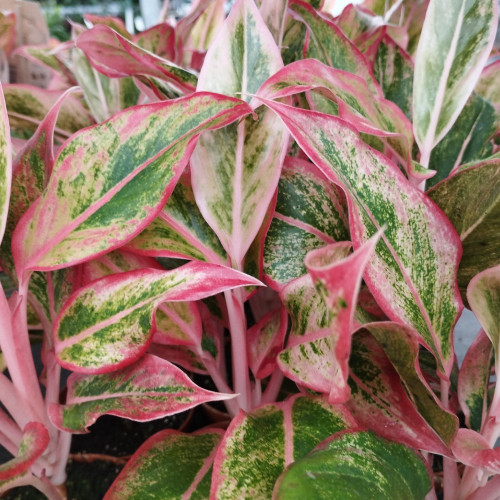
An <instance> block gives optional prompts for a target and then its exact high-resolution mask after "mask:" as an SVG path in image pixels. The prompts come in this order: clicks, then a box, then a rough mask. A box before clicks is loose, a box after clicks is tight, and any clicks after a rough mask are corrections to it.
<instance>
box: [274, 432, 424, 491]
mask: <svg viewBox="0 0 500 500" xmlns="http://www.w3.org/2000/svg"><path fill="white" fill-rule="evenodd" d="M430 488H431V481H430V478H429V474H428V471H427V468H426V466H425V463H424V461H423V457H422V456H421V455H419V454H418V453H417V452H416V451H414V450H412V449H411V448H408V447H406V446H404V445H402V444H400V443H395V442H391V441H387V440H385V439H382V438H381V437H379V436H377V435H376V434H374V433H373V432H362V431H358V432H353V433H351V432H342V433H338V434H337V435H335V436H333V438H332V439H329V440H328V442H326V443H322V444H321V445H320V446H319V449H317V450H315V451H313V452H312V453H311V454H310V455H308V456H307V457H305V458H302V459H301V460H298V461H297V462H295V463H294V464H292V465H291V466H290V467H289V468H288V469H287V470H286V471H285V473H284V474H283V475H282V476H281V477H280V478H279V480H278V483H277V484H276V487H275V490H274V495H273V498H275V499H276V500H303V499H305V498H314V499H315V500H345V499H352V500H355V499H361V498H367V499H368V498H370V499H371V500H423V499H424V498H425V496H426V494H427V493H428V492H429V490H430Z"/></svg>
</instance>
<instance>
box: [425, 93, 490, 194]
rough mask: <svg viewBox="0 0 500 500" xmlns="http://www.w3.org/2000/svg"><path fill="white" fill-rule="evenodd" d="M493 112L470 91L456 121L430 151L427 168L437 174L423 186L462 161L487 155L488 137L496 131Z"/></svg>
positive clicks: (434, 182)
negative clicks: (469, 95)
mask: <svg viewBox="0 0 500 500" xmlns="http://www.w3.org/2000/svg"><path fill="white" fill-rule="evenodd" d="M497 128H498V122H497V113H496V111H495V109H494V108H493V106H492V105H491V104H490V103H489V102H488V101H487V100H485V99H483V98H482V97H479V96H478V95H476V94H472V96H471V97H470V99H469V101H468V102H467V104H466V105H465V106H464V108H463V110H462V112H461V113H460V115H459V116H458V118H457V120H456V122H455V123H454V124H453V126H452V127H451V129H450V131H449V132H448V133H447V134H446V136H445V137H444V138H443V140H442V141H441V142H440V143H439V144H438V145H437V146H436V147H435V148H434V149H433V150H432V154H431V159H430V162H429V168H431V169H433V170H435V171H436V172H437V174H436V175H435V176H433V177H432V178H431V179H429V181H428V183H427V187H431V186H434V185H435V184H437V183H438V182H439V181H441V180H442V179H446V177H448V175H449V173H450V172H452V171H453V170H455V169H457V168H458V167H459V166H460V165H463V164H464V163H470V162H472V161H478V160H482V159H485V158H487V157H488V156H490V155H491V154H492V152H493V145H492V144H491V143H490V140H491V139H492V137H493V136H494V134H495V133H496V132H497Z"/></svg>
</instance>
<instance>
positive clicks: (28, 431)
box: [0, 422, 49, 487]
mask: <svg viewBox="0 0 500 500" xmlns="http://www.w3.org/2000/svg"><path fill="white" fill-rule="evenodd" d="M48 444H49V433H48V431H47V429H46V428H45V427H44V426H43V425H42V424H40V423H39V422H29V423H28V424H26V427H25V428H24V433H23V439H22V441H21V444H20V445H19V450H18V452H17V456H16V457H15V458H13V459H12V460H9V461H8V462H6V463H4V464H2V465H0V487H1V486H2V482H3V481H7V480H9V479H12V478H13V477H15V476H19V475H21V474H23V473H25V472H26V471H27V470H28V469H29V468H30V467H31V466H32V465H33V464H34V463H35V462H36V460H37V459H38V458H39V457H41V456H42V453H43V452H44V451H45V449H46V448H47V446H48Z"/></svg>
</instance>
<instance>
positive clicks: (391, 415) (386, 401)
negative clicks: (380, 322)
mask: <svg viewBox="0 0 500 500" xmlns="http://www.w3.org/2000/svg"><path fill="white" fill-rule="evenodd" d="M349 365H350V368H351V374H350V375H351V377H350V379H349V385H350V387H351V399H350V400H349V401H348V403H347V407H348V408H349V410H350V411H351V412H352V414H353V415H354V418H355V419H356V421H357V422H358V424H359V425H362V426H364V427H367V428H369V429H372V430H374V431H375V432H376V433H377V434H379V435H380V436H382V437H385V438H386V439H393V440H395V441H398V442H400V443H403V444H405V445H407V446H410V447H412V448H415V449H419V450H426V451H430V452H432V453H437V454H439V455H446V456H450V455H451V452H450V451H449V450H448V448H447V447H446V446H445V445H444V443H443V441H442V440H441V439H440V437H439V436H438V435H437V434H436V432H435V431H434V430H433V429H432V428H431V427H430V425H429V423H428V422H427V421H426V420H425V419H424V418H423V417H422V415H420V413H419V412H418V411H417V408H416V407H415V405H414V403H413V402H412V401H411V400H410V398H409V397H408V394H407V392H406V391H405V389H404V388H403V386H402V384H401V379H400V376H399V374H398V373H397V372H396V370H395V369H394V367H393V366H392V364H391V362H390V360H389V359H388V358H387V356H386V355H385V353H384V351H383V350H382V348H381V347H380V345H379V344H378V343H377V341H376V340H375V339H374V338H373V337H372V336H371V334H369V333H368V331H367V330H360V331H358V332H357V333H355V334H354V336H353V341H352V350H351V357H350V361H349Z"/></svg>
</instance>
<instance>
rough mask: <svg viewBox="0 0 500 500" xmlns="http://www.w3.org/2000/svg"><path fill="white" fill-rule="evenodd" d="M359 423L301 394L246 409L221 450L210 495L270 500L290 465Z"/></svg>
mask: <svg viewBox="0 0 500 500" xmlns="http://www.w3.org/2000/svg"><path fill="white" fill-rule="evenodd" d="M354 425H355V423H354V420H353V419H352V418H351V416H350V415H349V413H348V412H347V411H346V410H345V408H344V407H342V406H340V405H337V406H333V405H329V404H328V403H326V402H324V401H323V400H321V399H316V398H315V399H313V398H309V397H304V396H299V395H297V396H293V397H291V398H290V399H288V400H287V401H285V402H283V403H275V404H272V405H266V406H262V407H260V408H257V409H256V410H253V411H252V412H251V413H249V414H246V413H244V412H242V411H241V412H240V413H239V414H238V415H237V416H236V418H234V419H233V421H232V422H231V424H230V426H229V428H228V429H227V431H226V434H225V435H224V438H223V441H222V443H221V446H220V447H219V450H218V451H217V457H216V459H215V465H214V474H213V481H212V490H211V495H210V498H217V500H233V499H236V498H238V499H242V500H243V499H249V500H250V499H252V500H268V499H269V498H271V496H272V491H273V487H274V484H275V482H276V479H277V478H278V476H279V475H280V474H281V473H282V472H283V470H284V469H285V467H286V466H287V465H289V464H290V463H292V462H293V461H295V460H298V459H299V458H302V457H303V456H305V455H306V454H307V453H309V452H310V451H311V450H312V449H313V448H314V447H315V446H316V445H317V444H318V443H320V442H321V441H323V440H324V439H326V438H327V437H329V436H331V435H332V434H334V433H335V432H338V431H340V430H344V429H347V428H350V427H352V426H354ZM306 498H307V497H306Z"/></svg>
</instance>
